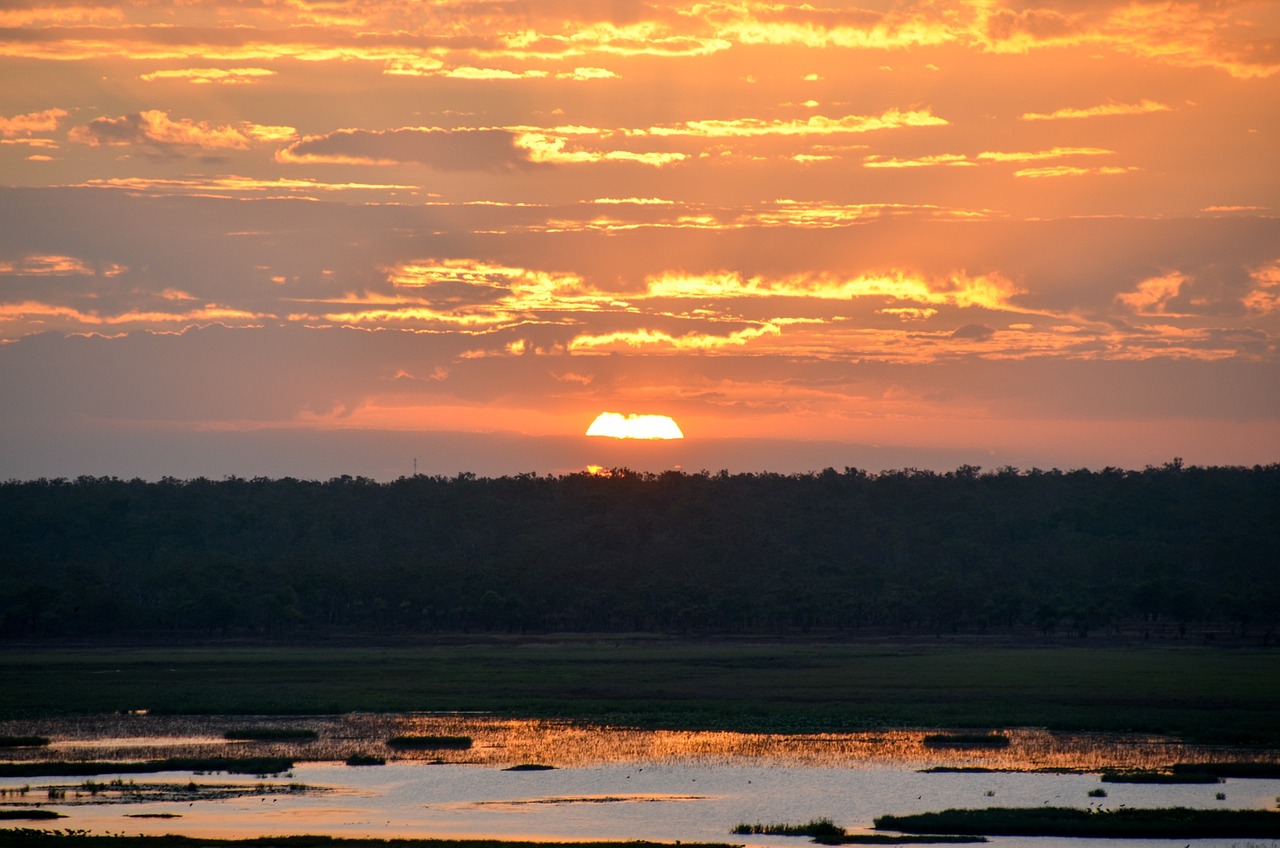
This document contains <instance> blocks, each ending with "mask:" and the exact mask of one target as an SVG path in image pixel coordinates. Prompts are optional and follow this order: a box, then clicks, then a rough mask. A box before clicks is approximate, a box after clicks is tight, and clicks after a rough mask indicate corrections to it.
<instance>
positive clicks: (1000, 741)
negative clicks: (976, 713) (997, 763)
mask: <svg viewBox="0 0 1280 848" xmlns="http://www.w3.org/2000/svg"><path fill="white" fill-rule="evenodd" d="M920 741H921V743H922V744H923V745H924V746H925V747H926V748H1008V747H1009V737H1008V736H1004V735H1003V734H1000V733H930V734H928V735H926V736H925V737H924V739H922V740H920Z"/></svg>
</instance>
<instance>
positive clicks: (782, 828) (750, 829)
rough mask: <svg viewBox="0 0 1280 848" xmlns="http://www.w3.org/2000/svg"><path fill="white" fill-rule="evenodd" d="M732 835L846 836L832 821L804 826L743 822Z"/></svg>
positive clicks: (821, 820) (825, 819)
mask: <svg viewBox="0 0 1280 848" xmlns="http://www.w3.org/2000/svg"><path fill="white" fill-rule="evenodd" d="M730 832H731V833H734V834H738V835H742V834H764V835H767V836H811V837H814V838H817V837H821V836H844V828H843V827H840V826H839V825H837V824H835V823H834V822H833V821H831V819H828V818H821V819H811V820H809V821H807V822H805V823H804V824H781V823H777V822H775V823H772V824H761V823H760V822H756V823H755V824H747V823H746V822H741V823H739V824H737V825H735V826H734V828H733V830H732V831H730Z"/></svg>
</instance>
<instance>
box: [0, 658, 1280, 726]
mask: <svg viewBox="0 0 1280 848" xmlns="http://www.w3.org/2000/svg"><path fill="white" fill-rule="evenodd" d="M0 692H4V693H5V696H4V698H3V699H2V700H0V717H10V718H17V717H29V716H38V715H66V714H78V713H103V712H119V711H128V710H139V709H146V710H150V711H153V712H176V713H197V714H199V713H219V714H297V713H313V714H318V713H343V712H349V711H353V710H361V711H375V712H377V711H381V712H396V711H411V710H485V711H496V712H502V713H511V714H521V715H530V716H538V715H555V716H562V717H571V718H583V719H588V720H599V721H608V722H612V723H628V724H636V725H642V726H679V727H687V728H699V727H704V728H705V727H716V728H724V729H736V730H778V731H807V730H841V729H859V728H868V727H879V726H918V727H941V728H983V729H986V728H1000V727H1009V726H1035V727H1049V728H1052V729H1062V730H1098V731H1140V732H1161V733H1172V734H1177V735H1182V736H1185V737H1187V738H1193V739H1197V740H1200V741H1217V742H1234V743H1246V744H1266V745H1277V744H1280V651H1276V650H1270V651H1267V650H1244V649H1237V650H1223V649H1211V648H1203V647H1178V648H1168V647H1161V648H1145V647H1100V646H1095V647H1086V646H1072V647H991V646H984V645H959V646H957V645H949V644H937V645H934V644H915V645H898V646H894V645H879V644H875V645H870V644H813V643H804V644H801V643H797V644H786V643H773V644H732V643H723V642H689V641H675V640H672V641H664V640H642V639H619V640H614V639H609V638H598V639H596V638H580V639H576V640H563V641H552V640H545V641H536V640H535V641H521V640H515V639H511V640H505V639H498V638H491V639H477V640H476V641H475V642H473V643H470V644H451V645H427V646H421V645H420V646H402V647H385V648H382V647H367V646H366V647H358V646H344V647H261V646H259V647H239V648H230V647H178V648H172V649H157V648H89V647H74V648H72V647H59V648H43V647H41V648H23V649H21V650H18V649H13V648H9V649H6V650H4V651H0Z"/></svg>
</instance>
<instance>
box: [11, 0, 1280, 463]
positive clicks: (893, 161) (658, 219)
mask: <svg viewBox="0 0 1280 848" xmlns="http://www.w3.org/2000/svg"><path fill="white" fill-rule="evenodd" d="M1278 215H1280V2H1275V0H1189V1H1188V2H1180V1H1179V0H855V2H845V0H814V2H812V3H806V4H799V3H794V4H793V3H770V2H755V1H754V0H691V1H690V2H642V0H509V2H504V0H434V2H409V0H400V1H399V2H371V1H370V0H242V2H237V1H236V0H183V2H133V3H114V2H110V0H88V2H84V3H76V2H56V3H55V2H48V3H46V2H42V0H3V2H0V399H2V403H0V445H2V447H0V478H24V479H25V478H31V477H39V476H49V477H54V476H76V475H80V474H92V475H100V474H110V475H117V476H122V477H132V476H143V477H151V478H154V477H159V476H161V475H172V476H179V477H191V476H196V475H205V476H210V477H221V476H224V475H227V474H236V475H242V476H257V475H262V476H283V475H290V476H299V477H318V478H326V477H329V476H334V475H338V474H353V475H365V476H372V477H375V478H379V479H390V478H394V477H396V476H400V475H405V474H410V473H412V472H413V469H414V465H413V462H414V461H415V460H416V462H417V466H416V467H417V470H418V471H420V472H423V473H432V474H436V473H439V474H454V473H457V472H460V471H474V472H476V473H480V474H485V475H493V474H504V473H520V472H537V473H564V472H572V471H577V470H580V469H582V468H584V467H585V466H586V465H588V464H597V465H603V466H605V467H609V466H615V465H627V466H630V467H633V468H645V469H650V470H662V469H664V468H672V467H677V466H679V467H682V468H684V469H685V470H690V471H692V470H699V469H702V468H706V469H710V470H718V469H720V468H727V469H729V470H731V471H746V470H774V471H782V472H793V471H804V470H810V469H813V470H817V469H821V468H823V467H826V466H831V467H835V468H843V467H845V466H857V467H863V468H868V469H871V470H878V469H881V468H901V467H919V468H936V469H939V470H946V469H949V468H954V467H956V466H957V465H959V464H961V463H969V464H974V465H979V466H983V467H986V468H994V467H998V466H1003V465H1015V466H1018V467H1021V468H1030V467H1033V466H1035V467H1041V468H1050V467H1055V466H1056V467H1061V468H1066V467H1081V466H1087V467H1095V468H1100V467H1103V466H1108V465H1111V466H1120V467H1126V468H1141V467H1143V466H1144V465H1147V464H1162V463H1164V462H1167V461H1169V460H1171V459H1172V458H1173V457H1175V456H1178V457H1182V458H1184V460H1185V461H1186V462H1187V463H1188V464H1201V465H1209V464H1249V465H1252V464H1255V463H1271V462H1276V461H1280V349H1278V346H1277V344H1278V341H1280V219H1278V217H1277V216H1278ZM605 411H611V412H616V413H619V414H622V415H628V414H638V415H666V416H670V417H671V418H673V419H674V420H675V421H676V422H677V423H678V425H679V428H680V430H682V431H683V434H684V436H685V438H684V439H683V440H679V441H676V440H671V441H668V442H661V443H656V442H655V443H644V442H636V441H630V440H628V441H626V442H622V441H617V440H610V439H601V438H597V437H590V438H588V437H587V436H585V433H586V430H587V427H588V426H589V425H590V424H591V423H592V421H593V420H594V419H595V418H596V417H597V416H598V415H599V414H600V413H601V412H605Z"/></svg>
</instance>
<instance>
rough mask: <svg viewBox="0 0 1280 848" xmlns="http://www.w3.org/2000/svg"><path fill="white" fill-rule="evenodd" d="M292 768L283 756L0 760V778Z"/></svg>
mask: <svg viewBox="0 0 1280 848" xmlns="http://www.w3.org/2000/svg"><path fill="white" fill-rule="evenodd" d="M291 768H293V760H290V759H286V758H284V757H174V758H170V759H165V760H147V761H146V762H99V761H85V760H81V761H73V762H34V763H0V777H65V776H70V775H85V776H90V775H98V774H155V773H156V772H162V771H193V772H219V771H220V772H227V773H228V774H279V773H280V772H285V771H288V770H289V769H291Z"/></svg>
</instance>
